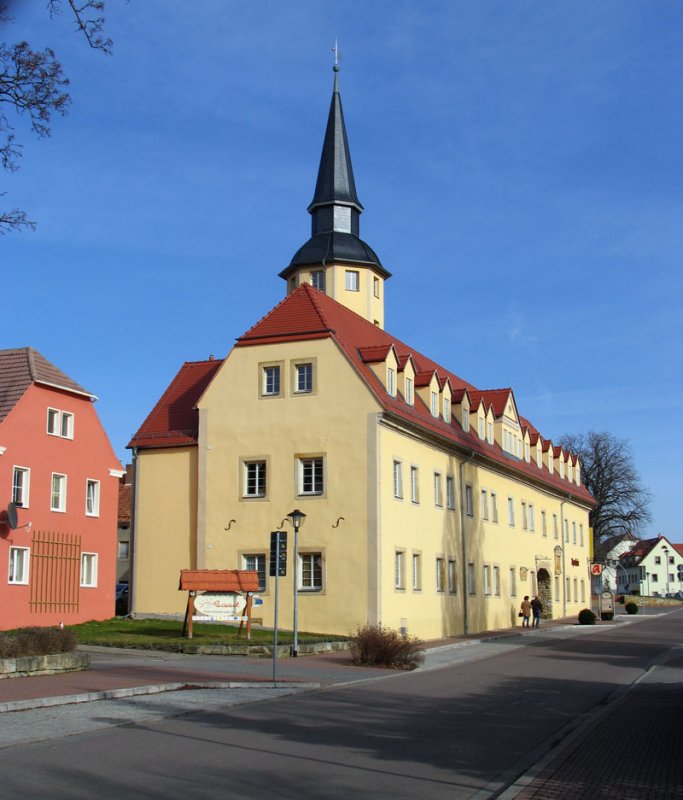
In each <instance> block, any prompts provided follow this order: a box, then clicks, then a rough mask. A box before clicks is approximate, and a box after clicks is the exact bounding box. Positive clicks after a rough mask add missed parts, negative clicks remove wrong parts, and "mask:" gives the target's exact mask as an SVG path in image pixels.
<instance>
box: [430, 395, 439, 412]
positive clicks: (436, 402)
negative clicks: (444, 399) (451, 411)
mask: <svg viewBox="0 0 683 800" xmlns="http://www.w3.org/2000/svg"><path fill="white" fill-rule="evenodd" d="M431 398H432V401H431V402H432V407H431V412H432V416H433V417H438V416H439V395H438V394H437V392H432V393H431Z"/></svg>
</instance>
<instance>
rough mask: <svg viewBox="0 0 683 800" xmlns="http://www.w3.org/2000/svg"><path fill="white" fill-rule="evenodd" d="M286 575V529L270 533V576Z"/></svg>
mask: <svg viewBox="0 0 683 800" xmlns="http://www.w3.org/2000/svg"><path fill="white" fill-rule="evenodd" d="M276 575H279V576H280V577H281V578H282V577H284V576H285V575H287V531H273V532H272V533H271V534H270V577H271V578H274V577H275V576H276Z"/></svg>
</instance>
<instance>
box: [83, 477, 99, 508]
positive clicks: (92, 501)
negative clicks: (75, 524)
mask: <svg viewBox="0 0 683 800" xmlns="http://www.w3.org/2000/svg"><path fill="white" fill-rule="evenodd" d="M85 513H86V516H88V517H99V515H100V482H99V481H96V480H94V478H88V479H87V480H86V482H85Z"/></svg>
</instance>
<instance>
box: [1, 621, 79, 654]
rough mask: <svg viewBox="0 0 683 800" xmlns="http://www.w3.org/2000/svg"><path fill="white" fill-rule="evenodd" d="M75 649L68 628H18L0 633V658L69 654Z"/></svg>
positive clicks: (73, 637)
mask: <svg viewBox="0 0 683 800" xmlns="http://www.w3.org/2000/svg"><path fill="white" fill-rule="evenodd" d="M75 647H76V636H75V635H74V632H73V631H72V630H69V629H68V628H63V629H61V630H60V629H59V628H18V629H17V630H15V631H10V632H9V633H0V658H21V657H22V656H49V655H53V654H55V653H70V652H71V651H72V650H74V649H75Z"/></svg>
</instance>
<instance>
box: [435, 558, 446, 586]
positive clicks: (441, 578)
mask: <svg viewBox="0 0 683 800" xmlns="http://www.w3.org/2000/svg"><path fill="white" fill-rule="evenodd" d="M445 587H446V564H445V562H444V560H443V558H438V557H437V559H436V591H437V592H443V591H444V589H445Z"/></svg>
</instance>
